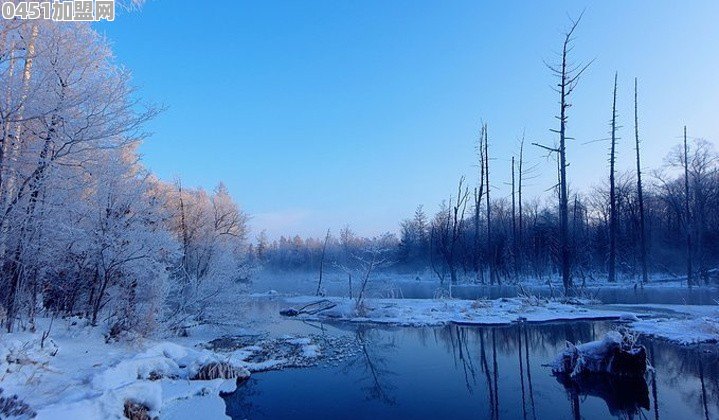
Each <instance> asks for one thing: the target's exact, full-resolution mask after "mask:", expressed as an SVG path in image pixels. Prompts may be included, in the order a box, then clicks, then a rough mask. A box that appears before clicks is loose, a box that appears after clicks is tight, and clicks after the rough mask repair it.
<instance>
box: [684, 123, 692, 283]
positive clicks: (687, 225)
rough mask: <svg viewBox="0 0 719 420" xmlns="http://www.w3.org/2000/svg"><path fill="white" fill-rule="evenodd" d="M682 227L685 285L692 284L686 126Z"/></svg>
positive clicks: (685, 133) (685, 131) (685, 129)
mask: <svg viewBox="0 0 719 420" xmlns="http://www.w3.org/2000/svg"><path fill="white" fill-rule="evenodd" d="M684 221H685V223H684V227H685V229H686V235H687V285H688V286H689V287H690V288H691V287H692V283H693V282H694V278H693V269H692V229H691V226H690V225H691V213H690V212H689V147H688V146H687V126H686V125H685V126H684Z"/></svg>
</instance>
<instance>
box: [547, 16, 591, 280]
mask: <svg viewBox="0 0 719 420" xmlns="http://www.w3.org/2000/svg"><path fill="white" fill-rule="evenodd" d="M581 19H582V16H581V15H580V16H579V18H578V19H576V20H572V21H571V26H570V27H569V30H568V31H566V32H565V33H564V41H563V42H562V53H561V54H562V58H561V63H560V64H559V65H554V66H553V65H549V64H548V65H547V67H549V69H550V71H551V72H552V73H553V74H554V75H555V76H556V77H557V78H558V79H559V82H558V84H557V88H556V89H555V91H556V92H557V93H558V94H559V115H558V116H557V117H556V118H557V119H559V130H554V129H553V130H552V131H553V132H555V133H557V134H559V148H558V149H556V151H557V153H558V154H559V159H558V160H559V242H560V244H559V247H560V251H559V254H560V261H561V271H562V283H563V285H564V292H565V293H566V294H570V293H572V288H573V283H572V273H571V261H570V256H571V254H570V250H569V205H568V192H567V188H568V187H567V166H568V165H569V164H568V163H567V147H566V141H567V140H570V139H571V137H568V136H567V120H568V116H567V110H568V109H569V107H570V106H571V104H570V102H569V98H570V96H571V95H572V92H574V89H575V88H576V87H577V83H578V82H579V78H580V77H581V76H582V74H583V73H584V72H585V71H586V69H587V68H588V67H589V65H590V64H591V62H589V63H587V64H586V65H581V64H580V65H576V64H572V63H571V62H570V61H569V53H570V52H571V51H572V43H573V40H574V38H573V35H574V31H575V30H576V29H577V25H579V22H580V21H581Z"/></svg>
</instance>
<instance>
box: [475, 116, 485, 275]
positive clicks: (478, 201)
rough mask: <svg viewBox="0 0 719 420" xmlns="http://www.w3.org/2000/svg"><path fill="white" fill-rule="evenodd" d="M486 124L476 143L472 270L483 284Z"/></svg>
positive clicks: (483, 125)
mask: <svg viewBox="0 0 719 420" xmlns="http://www.w3.org/2000/svg"><path fill="white" fill-rule="evenodd" d="M485 129H486V125H485V124H482V128H481V130H480V132H479V142H478V143H477V156H478V157H479V179H478V180H477V187H475V189H474V255H473V257H474V270H475V273H476V275H477V279H478V280H480V282H481V283H482V284H484V270H483V267H482V265H481V259H480V252H479V235H480V232H479V231H480V229H479V223H480V220H479V212H480V207H481V206H482V196H483V195H484V131H485Z"/></svg>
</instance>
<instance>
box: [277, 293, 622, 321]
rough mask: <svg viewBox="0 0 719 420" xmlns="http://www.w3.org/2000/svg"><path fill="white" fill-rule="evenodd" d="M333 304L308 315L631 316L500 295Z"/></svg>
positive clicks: (293, 302)
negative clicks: (485, 297)
mask: <svg viewBox="0 0 719 420" xmlns="http://www.w3.org/2000/svg"><path fill="white" fill-rule="evenodd" d="M326 299H327V300H329V301H330V302H332V303H333V304H335V307H334V308H332V309H328V310H325V311H322V312H321V313H319V314H316V315H311V316H302V317H303V318H305V319H314V320H342V321H350V322H369V323H379V324H395V325H402V326H431V325H444V324H449V323H455V324H463V325H502V324H510V323H512V322H515V321H518V320H523V321H527V322H546V321H562V320H580V319H620V318H622V317H626V316H627V315H633V316H635V314H633V313H632V312H631V311H627V310H620V309H613V308H608V307H602V306H598V305H592V304H591V302H589V301H584V300H580V299H576V300H572V301H569V302H566V303H565V302H560V301H553V300H545V299H536V298H503V299H496V300H456V299H365V300H364V301H363V308H362V310H360V311H358V310H357V308H356V301H355V300H350V299H346V298H326ZM317 300H318V298H317V297H315V296H297V297H289V298H286V302H287V304H288V305H290V306H297V307H301V306H303V305H306V304H308V303H311V302H314V301H317Z"/></svg>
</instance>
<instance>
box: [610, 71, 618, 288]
mask: <svg viewBox="0 0 719 420" xmlns="http://www.w3.org/2000/svg"><path fill="white" fill-rule="evenodd" d="M616 152H617V73H614V96H613V100H612V146H611V151H610V152H609V282H610V283H614V282H615V281H617V220H618V219H617V194H616V186H615V179H614V172H615V170H614V166H615V165H614V164H615V162H616Z"/></svg>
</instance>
